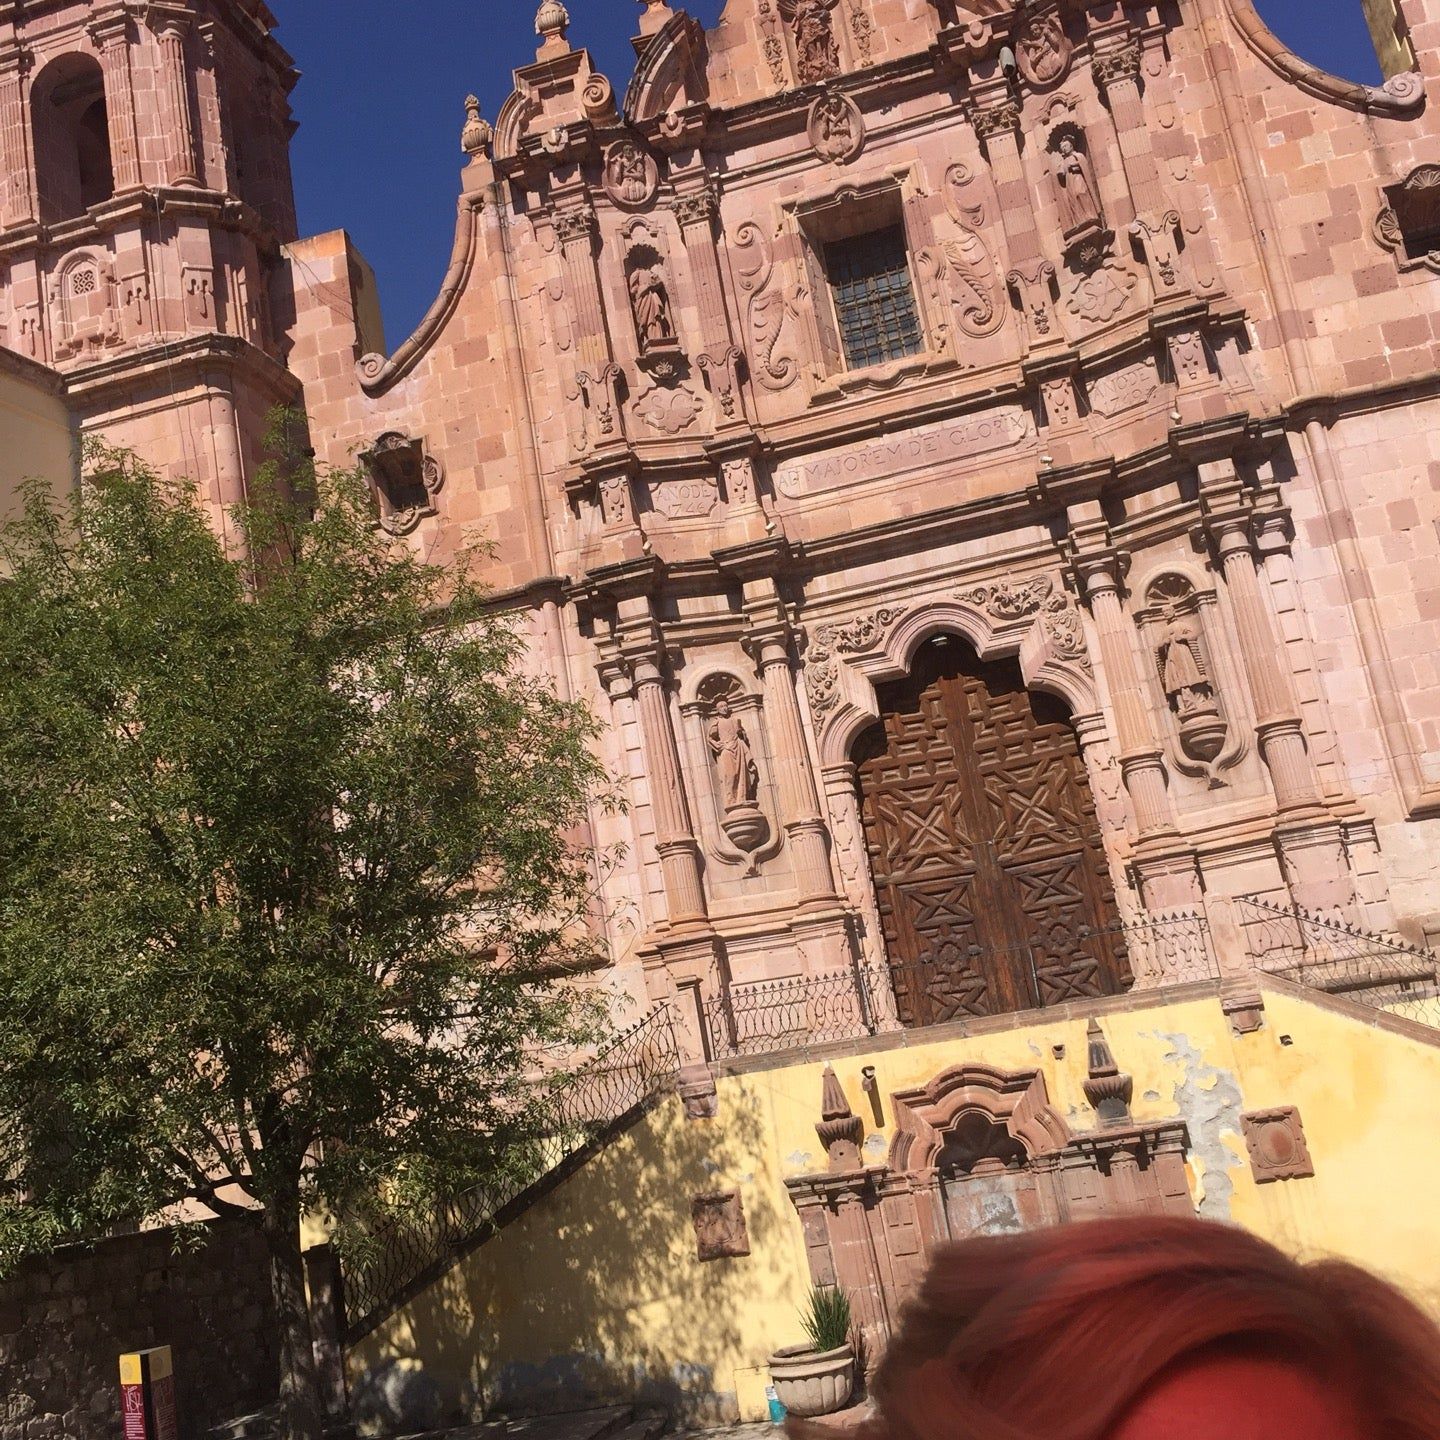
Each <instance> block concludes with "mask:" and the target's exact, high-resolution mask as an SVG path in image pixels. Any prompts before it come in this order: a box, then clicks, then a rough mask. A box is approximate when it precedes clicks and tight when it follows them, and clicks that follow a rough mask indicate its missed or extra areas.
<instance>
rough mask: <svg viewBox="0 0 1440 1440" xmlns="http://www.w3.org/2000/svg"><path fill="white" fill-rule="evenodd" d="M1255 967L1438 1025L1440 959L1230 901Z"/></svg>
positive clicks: (1294, 908) (1264, 903)
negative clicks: (1438, 968) (1438, 969)
mask: <svg viewBox="0 0 1440 1440" xmlns="http://www.w3.org/2000/svg"><path fill="white" fill-rule="evenodd" d="M1235 905H1236V910H1237V914H1238V916H1239V919H1240V924H1241V926H1242V928H1243V929H1244V931H1245V934H1246V941H1247V944H1248V947H1249V950H1250V954H1251V956H1252V957H1253V959H1254V962H1255V966H1256V968H1257V969H1259V970H1263V971H1265V972H1266V973H1268V974H1271V975H1278V976H1280V977H1281V978H1282V979H1286V980H1294V981H1296V982H1297V983H1299V984H1301V985H1308V986H1310V987H1312V988H1313V989H1316V990H1325V991H1327V992H1329V993H1330V994H1332V995H1348V996H1349V997H1350V998H1352V999H1355V1000H1361V1001H1363V1002H1364V1003H1365V1004H1367V1005H1374V1006H1375V1007H1376V1008H1377V1009H1380V1010H1388V1011H1390V1012H1391V1013H1392V1014H1395V1015H1401V1016H1404V1017H1405V1018H1406V1019H1410V1020H1418V1021H1420V1022H1421V1023H1422V1024H1425V1025H1432V1026H1435V1027H1437V1028H1440V978H1437V968H1436V967H1437V965H1440V956H1437V955H1436V954H1435V953H1434V951H1431V950H1425V949H1422V948H1421V947H1420V946H1417V945H1407V944H1406V943H1405V942H1404V941H1403V940H1397V939H1394V938H1392V937H1389V936H1385V935H1379V934H1376V933H1375V932H1374V931H1372V930H1363V929H1361V928H1360V927H1359V926H1356V925H1348V924H1345V923H1344V922H1342V921H1339V920H1333V919H1327V918H1326V917H1324V916H1322V915H1316V914H1314V913H1313V912H1312V911H1309V910H1303V909H1301V908H1300V907H1299V906H1298V905H1277V904H1275V903H1274V902H1273V901H1269V900H1262V899H1261V898H1260V897H1259V896H1258V895H1244V896H1240V897H1239V898H1238V899H1237V900H1236V902H1235Z"/></svg>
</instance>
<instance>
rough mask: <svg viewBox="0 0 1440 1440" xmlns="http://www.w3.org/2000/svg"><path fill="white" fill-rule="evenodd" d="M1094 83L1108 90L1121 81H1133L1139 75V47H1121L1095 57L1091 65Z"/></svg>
mask: <svg viewBox="0 0 1440 1440" xmlns="http://www.w3.org/2000/svg"><path fill="white" fill-rule="evenodd" d="M1091 70H1092V71H1093V73H1094V76H1095V81H1096V83H1097V84H1099V85H1103V86H1104V87H1105V88H1106V89H1109V87H1110V86H1111V85H1114V84H1116V83H1117V82H1118V81H1122V80H1133V79H1135V78H1136V77H1137V76H1138V75H1139V74H1140V47H1139V46H1138V45H1121V46H1120V47H1119V48H1118V49H1115V50H1107V51H1104V52H1103V53H1102V54H1099V55H1097V56H1096V57H1095V59H1094V61H1093V62H1092V64H1091Z"/></svg>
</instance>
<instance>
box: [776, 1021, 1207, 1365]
mask: <svg viewBox="0 0 1440 1440" xmlns="http://www.w3.org/2000/svg"><path fill="white" fill-rule="evenodd" d="M1085 1091H1086V1095H1087V1098H1089V1099H1090V1102H1091V1104H1092V1105H1093V1106H1094V1107H1095V1110H1096V1114H1097V1118H1098V1120H1099V1124H1098V1127H1097V1128H1096V1129H1094V1130H1089V1131H1080V1132H1077V1131H1072V1130H1071V1129H1070V1127H1069V1126H1068V1125H1067V1124H1066V1123H1065V1121H1064V1120H1063V1119H1062V1118H1061V1116H1060V1115H1059V1114H1058V1113H1057V1112H1056V1111H1055V1109H1054V1108H1053V1107H1052V1106H1051V1104H1050V1101H1049V1099H1048V1097H1047V1095H1046V1091H1045V1080H1044V1077H1043V1075H1041V1073H1040V1072H1039V1071H1037V1070H1022V1071H1004V1070H997V1069H994V1068H992V1067H990V1066H987V1065H982V1064H965V1065H956V1066H953V1067H951V1068H949V1069H946V1070H943V1071H941V1072H940V1073H939V1074H938V1075H936V1076H935V1078H934V1079H933V1080H931V1081H930V1083H929V1084H928V1085H925V1086H923V1087H922V1088H920V1089H917V1090H904V1091H899V1092H897V1093H895V1094H894V1095H892V1096H891V1097H890V1104H891V1107H892V1114H893V1116H894V1120H895V1127H896V1133H895V1136H894V1139H893V1141H892V1142H891V1146H890V1151H889V1155H888V1157H887V1160H886V1163H885V1164H883V1165H874V1166H864V1165H862V1164H861V1163H860V1160H861V1154H860V1149H859V1146H860V1142H861V1140H862V1139H863V1136H864V1123H863V1121H862V1120H861V1119H860V1117H859V1116H857V1115H855V1114H854V1113H853V1112H852V1111H851V1109H850V1106H849V1104H848V1101H847V1100H846V1097H845V1094H844V1091H843V1090H842V1089H841V1086H840V1083H839V1081H838V1080H837V1078H836V1076H835V1073H834V1071H833V1070H830V1069H828V1068H827V1070H826V1072H825V1088H824V1096H823V1100H822V1117H821V1120H820V1123H819V1124H818V1125H817V1126H816V1131H817V1133H818V1134H819V1136H820V1139H821V1142H822V1143H823V1144H824V1145H825V1147H826V1152H827V1154H828V1156H829V1159H830V1168H829V1170H827V1171H826V1172H825V1173H824V1174H816V1175H801V1176H797V1177H795V1178H792V1179H789V1180H786V1182H785V1185H786V1188H787V1189H788V1190H789V1192H790V1199H791V1201H792V1202H793V1203H794V1205H795V1208H796V1211H797V1212H798V1214H799V1217H800V1224H801V1228H802V1230H803V1232H804V1237H805V1249H806V1255H807V1257H808V1260H809V1266H810V1276H811V1279H812V1281H813V1283H814V1284H816V1285H839V1286H840V1287H841V1288H842V1289H844V1290H845V1292H846V1293H847V1295H848V1296H849V1297H850V1302H851V1306H852V1308H853V1310H854V1312H855V1318H856V1321H857V1323H858V1324H859V1325H860V1327H861V1328H862V1330H863V1331H864V1334H865V1338H866V1342H867V1346H868V1351H869V1355H870V1357H871V1358H872V1359H874V1358H875V1357H877V1356H878V1355H879V1354H880V1352H881V1350H882V1349H883V1347H884V1343H885V1341H886V1340H887V1339H888V1338H889V1335H890V1332H891V1328H892V1326H893V1324H894V1321H895V1319H896V1316H897V1315H898V1313H899V1309H900V1306H901V1305H902V1304H903V1302H904V1300H905V1299H906V1297H907V1296H908V1295H909V1293H910V1292H911V1290H912V1289H913V1288H914V1287H915V1285H916V1284H917V1282H918V1281H919V1279H920V1277H921V1275H922V1274H923V1272H924V1269H925V1265H926V1262H927V1258H928V1256H929V1253H930V1251H931V1250H933V1249H934V1247H935V1246H936V1245H939V1244H943V1243H944V1242H945V1241H947V1240H957V1239H962V1238H964V1237H966V1236H971V1235H986V1234H1000V1233H1005V1232H1008V1231H1016V1230H1025V1229H1029V1228H1031V1227H1034V1226H1039V1225H1052V1224H1057V1223H1059V1222H1061V1221H1065V1220H1082V1219H1093V1218H1096V1217H1099V1216H1103V1215H1115V1214H1123V1213H1125V1212H1128V1211H1134V1212H1144V1213H1152V1214H1176V1215H1191V1214H1193V1213H1194V1205H1193V1202H1192V1200H1191V1197H1190V1190H1189V1186H1188V1184H1187V1181H1186V1175H1185V1151H1186V1147H1187V1143H1188V1140H1187V1134H1186V1129H1185V1124H1184V1122H1183V1121H1182V1120H1179V1119H1170V1120H1158V1121H1145V1122H1137V1121H1135V1120H1134V1119H1133V1118H1132V1117H1131V1115H1130V1109H1129V1099H1130V1091H1131V1080H1130V1077H1129V1076H1128V1075H1125V1074H1124V1073H1123V1072H1121V1071H1120V1070H1119V1069H1118V1067H1117V1066H1116V1065H1115V1063H1114V1059H1113V1057H1111V1056H1110V1053H1109V1047H1108V1045H1107V1044H1106V1042H1105V1039H1104V1036H1103V1035H1102V1034H1101V1033H1100V1031H1099V1027H1098V1026H1096V1025H1094V1024H1093V1023H1092V1026H1091V1032H1090V1073H1089V1078H1088V1079H1087V1081H1086V1083H1085Z"/></svg>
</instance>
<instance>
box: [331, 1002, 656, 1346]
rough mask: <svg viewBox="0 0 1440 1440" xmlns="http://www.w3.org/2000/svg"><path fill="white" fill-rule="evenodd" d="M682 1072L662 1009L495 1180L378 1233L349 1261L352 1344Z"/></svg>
mask: <svg viewBox="0 0 1440 1440" xmlns="http://www.w3.org/2000/svg"><path fill="white" fill-rule="evenodd" d="M679 1066H680V1058H679V1051H678V1049H677V1047H676V1042H675V1032H674V1026H673V1020H672V1016H671V1013H670V1007H669V1006H668V1005H661V1006H659V1007H657V1008H656V1009H655V1010H653V1011H651V1012H650V1014H648V1015H647V1016H645V1018H644V1019H643V1020H640V1021H639V1022H638V1023H636V1024H635V1025H633V1026H631V1027H630V1029H628V1030H626V1031H625V1032H624V1033H623V1034H622V1035H620V1036H618V1037H617V1038H616V1039H615V1040H614V1041H612V1042H611V1043H610V1044H609V1045H607V1046H606V1047H605V1048H604V1049H603V1050H601V1051H600V1052H599V1053H598V1054H596V1055H595V1056H594V1058H593V1059H591V1060H589V1061H588V1062H586V1063H585V1064H584V1065H583V1066H581V1068H580V1069H578V1070H577V1071H576V1072H575V1073H574V1074H573V1075H571V1076H570V1077H569V1078H568V1079H567V1080H566V1081H565V1082H564V1083H562V1084H559V1085H557V1086H555V1088H554V1089H553V1090H551V1091H550V1093H549V1094H548V1095H547V1096H546V1097H545V1100H544V1102H543V1103H542V1105H541V1107H540V1114H539V1117H538V1123H537V1128H536V1131H535V1133H534V1134H533V1136H531V1137H530V1138H529V1139H527V1140H526V1141H525V1142H523V1143H522V1144H519V1145H517V1146H515V1147H512V1149H511V1150H510V1152H509V1153H507V1154H506V1156H505V1157H504V1164H503V1168H502V1171H501V1173H500V1174H499V1175H498V1176H497V1178H496V1179H495V1180H494V1181H492V1182H490V1183H487V1184H481V1185H476V1186H473V1187H472V1188H470V1189H468V1190H466V1191H464V1192H462V1193H461V1194H459V1195H456V1196H455V1197H454V1198H453V1199H451V1200H450V1201H449V1202H448V1203H447V1204H445V1205H444V1206H442V1207H441V1208H440V1209H438V1210H436V1211H435V1212H433V1213H432V1214H430V1215H427V1216H425V1217H423V1218H421V1219H418V1220H417V1219H413V1218H410V1217H405V1218H403V1219H402V1218H399V1217H396V1218H391V1219H387V1220H385V1221H383V1222H382V1223H380V1224H379V1225H377V1226H375V1227H374V1228H373V1229H371V1230H370V1232H369V1233H368V1234H367V1235H366V1236H365V1237H364V1239H363V1241H361V1242H359V1243H358V1244H356V1245H354V1246H353V1247H352V1248H351V1250H350V1252H349V1253H348V1254H347V1255H346V1256H345V1258H344V1261H343V1275H344V1284H343V1290H344V1303H345V1338H346V1343H347V1344H353V1343H354V1342H355V1341H356V1340H358V1339H359V1338H360V1337H361V1336H362V1335H365V1334H367V1333H368V1332H369V1331H371V1330H373V1329H374V1328H375V1327H376V1326H377V1325H378V1324H380V1323H381V1322H382V1321H383V1320H384V1319H385V1318H386V1317H387V1316H388V1315H391V1314H393V1313H394V1311H395V1310H396V1309H398V1308H399V1307H400V1306H401V1305H403V1304H404V1303H405V1301H406V1300H407V1299H409V1298H411V1297H412V1296H413V1295H415V1294H417V1293H418V1292H419V1291H420V1290H422V1289H423V1288H424V1287H425V1286H426V1285H429V1284H432V1283H434V1281H435V1280H436V1279H438V1278H439V1276H440V1275H442V1274H444V1273H445V1271H446V1270H448V1269H449V1268H450V1267H451V1266H452V1265H454V1264H455V1262H456V1261H457V1260H459V1259H460V1258H461V1257H462V1256H464V1255H465V1254H467V1253H468V1252H469V1251H470V1250H472V1249H474V1248H475V1246H476V1245H477V1244H479V1243H480V1241H482V1240H483V1239H484V1238H485V1237H486V1236H487V1235H488V1234H489V1233H491V1232H492V1230H493V1229H494V1228H496V1227H498V1226H499V1225H501V1224H503V1223H504V1222H505V1220H506V1219H507V1218H508V1217H507V1216H506V1214H505V1211H506V1209H507V1207H510V1206H512V1205H513V1206H516V1207H517V1209H518V1208H522V1207H523V1204H524V1203H525V1201H526V1195H527V1192H528V1191H530V1190H531V1189H532V1188H533V1187H534V1186H536V1185H537V1184H539V1183H541V1182H542V1181H544V1180H546V1179H547V1178H551V1177H555V1176H557V1173H561V1172H563V1171H564V1170H565V1167H566V1166H567V1164H569V1163H571V1162H578V1160H579V1159H580V1158H581V1157H582V1156H583V1154H584V1153H585V1152H586V1151H587V1148H588V1147H589V1146H591V1145H592V1144H595V1143H598V1142H599V1141H601V1140H603V1139H604V1137H605V1136H606V1135H607V1134H609V1133H612V1132H613V1131H614V1130H616V1129H617V1128H619V1127H622V1126H624V1125H625V1124H627V1123H628V1122H629V1121H630V1120H632V1119H633V1118H634V1117H635V1116H637V1115H638V1114H640V1113H641V1112H642V1111H643V1109H644V1108H645V1106H647V1105H648V1104H649V1103H650V1102H651V1101H652V1100H654V1099H655V1098H656V1097H657V1096H659V1095H662V1094H664V1093H666V1092H667V1091H668V1090H670V1089H671V1088H673V1086H674V1082H675V1076H676V1073H677V1071H678V1069H679Z"/></svg>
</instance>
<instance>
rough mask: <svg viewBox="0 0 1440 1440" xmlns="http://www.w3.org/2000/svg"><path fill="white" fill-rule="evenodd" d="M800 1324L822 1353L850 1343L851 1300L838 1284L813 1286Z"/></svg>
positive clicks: (801, 1315) (811, 1341) (801, 1314)
mask: <svg viewBox="0 0 1440 1440" xmlns="http://www.w3.org/2000/svg"><path fill="white" fill-rule="evenodd" d="M800 1323H801V1324H802V1325H803V1326H804V1327H805V1333H806V1334H807V1335H808V1336H809V1337H810V1343H811V1344H812V1345H813V1346H814V1347H815V1349H816V1350H817V1351H819V1352H820V1353H821V1354H822V1355H823V1354H824V1353H825V1352H826V1351H827V1350H838V1349H839V1348H840V1347H841V1346H842V1345H848V1344H849V1343H850V1299H849V1297H848V1296H847V1295H846V1294H845V1292H844V1291H843V1290H841V1289H840V1288H839V1287H838V1286H835V1285H821V1286H816V1288H815V1289H813V1290H812V1291H811V1292H810V1298H809V1300H808V1301H807V1302H806V1305H805V1308H804V1309H803V1310H802V1311H801V1312H800Z"/></svg>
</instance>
